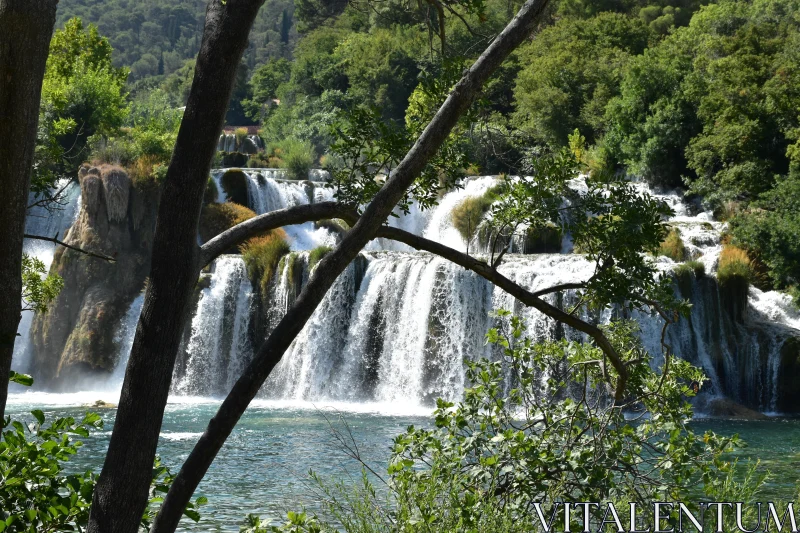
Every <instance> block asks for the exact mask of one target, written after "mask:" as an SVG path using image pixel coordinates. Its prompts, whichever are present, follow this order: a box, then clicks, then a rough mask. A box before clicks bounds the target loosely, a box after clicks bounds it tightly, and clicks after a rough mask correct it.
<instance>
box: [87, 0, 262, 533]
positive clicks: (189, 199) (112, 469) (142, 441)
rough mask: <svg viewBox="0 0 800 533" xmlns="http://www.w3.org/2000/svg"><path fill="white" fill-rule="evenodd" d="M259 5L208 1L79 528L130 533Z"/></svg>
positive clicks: (142, 498) (253, 0) (143, 497)
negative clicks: (112, 410)
mask: <svg viewBox="0 0 800 533" xmlns="http://www.w3.org/2000/svg"><path fill="white" fill-rule="evenodd" d="M263 2H264V0H227V1H226V2H224V4H223V3H221V2H220V0H211V1H210V2H209V4H208V8H207V10H206V23H205V28H204V30H203V43H202V45H201V48H200V52H199V54H198V56H197V66H196V68H195V74H194V81H193V83H192V88H191V92H190V93H189V100H188V102H187V105H186V111H185V112H184V116H183V121H182V122H181V127H180V131H179V132H178V139H177V141H176V144H175V150H174V152H173V154H172V160H171V161H170V165H169V170H168V171H167V178H166V182H165V185H164V191H163V194H162V197H161V203H160V205H159V211H158V219H157V222H156V231H155V236H154V241H153V254H152V263H151V270H150V278H149V280H150V281H149V283H148V287H147V292H146V295H145V302H144V306H143V309H142V314H141V318H140V319H139V324H138V326H137V328H136V338H135V340H134V343H133V347H132V349H131V355H130V359H129V361H128V367H127V369H126V372H125V380H124V381H123V384H122V394H121V396H120V402H119V408H118V410H117V418H116V421H115V423H114V431H113V433H112V436H111V442H110V444H109V448H108V454H107V455H106V459H105V463H104V465H103V470H102V472H101V474H100V479H99V480H98V483H97V487H96V489H95V492H94V498H93V500H92V511H91V516H90V519H89V526H88V531H90V532H92V533H110V532H113V533H136V532H137V531H138V529H139V522H140V520H141V517H142V513H143V512H144V509H145V506H146V505H147V498H148V490H149V486H150V481H151V474H152V467H153V459H154V457H155V453H156V447H157V445H158V435H159V432H160V431H161V422H162V417H163V414H164V407H165V405H166V403H167V395H168V394H169V388H170V381H171V379H172V371H173V367H174V365H175V357H176V354H177V352H178V346H179V343H180V337H181V332H182V326H183V323H184V320H185V317H186V315H187V313H188V307H189V306H188V303H189V301H190V295H191V291H192V288H193V286H194V284H195V283H196V282H197V277H198V275H199V261H198V256H199V248H198V246H197V225H198V220H199V217H200V208H201V205H202V202H203V192H204V190H205V185H206V182H207V180H208V176H209V172H210V169H211V161H212V159H213V156H214V152H215V150H216V145H217V139H218V136H219V132H220V131H221V129H222V125H223V120H224V117H225V111H226V110H227V108H228V101H229V99H230V95H231V90H232V88H233V84H234V81H235V79H236V72H237V68H238V66H239V62H240V60H241V58H242V54H243V52H244V50H245V48H246V47H247V41H248V35H249V33H250V27H251V26H252V23H253V20H254V19H255V17H256V14H257V13H258V10H259V8H260V7H261V4H262V3H263Z"/></svg>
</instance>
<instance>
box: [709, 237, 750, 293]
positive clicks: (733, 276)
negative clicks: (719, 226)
mask: <svg viewBox="0 0 800 533" xmlns="http://www.w3.org/2000/svg"><path fill="white" fill-rule="evenodd" d="M752 279H753V267H752V263H751V261H750V258H749V257H748V256H747V252H745V251H744V250H742V249H741V248H737V247H736V246H732V245H727V246H725V247H724V248H723V249H722V252H721V253H720V254H719V266H718V267H717V280H719V282H720V284H721V285H725V284H727V283H730V282H733V281H738V282H744V283H745V284H746V283H748V282H749V281H750V280H752Z"/></svg>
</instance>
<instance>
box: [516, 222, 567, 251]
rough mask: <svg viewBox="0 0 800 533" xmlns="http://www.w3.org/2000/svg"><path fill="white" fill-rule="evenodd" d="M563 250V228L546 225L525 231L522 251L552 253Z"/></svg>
mask: <svg viewBox="0 0 800 533" xmlns="http://www.w3.org/2000/svg"><path fill="white" fill-rule="evenodd" d="M560 251H561V228H558V227H556V226H546V227H544V228H530V229H528V230H527V231H526V232H525V240H524V244H523V250H522V253H525V254H550V253H558V252H560Z"/></svg>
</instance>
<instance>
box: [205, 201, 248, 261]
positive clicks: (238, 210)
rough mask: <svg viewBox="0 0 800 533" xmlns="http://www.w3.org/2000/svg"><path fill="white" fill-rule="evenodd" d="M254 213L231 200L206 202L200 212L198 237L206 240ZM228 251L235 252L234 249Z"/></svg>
mask: <svg viewBox="0 0 800 533" xmlns="http://www.w3.org/2000/svg"><path fill="white" fill-rule="evenodd" d="M254 216H256V214H255V213H254V212H253V211H252V210H250V209H248V208H246V207H245V206H243V205H239V204H237V203H233V202H224V203H221V204H208V205H205V206H203V210H202V211H201V212H200V228H199V229H200V238H201V239H202V240H203V242H208V241H210V240H211V239H213V238H214V237H216V236H217V235H219V234H220V233H222V232H223V231H226V230H228V229H230V228H232V227H234V226H236V225H237V224H241V223H242V222H244V221H246V220H250V219H251V218H253V217H254ZM228 253H237V251H236V249H233V250H230V251H228Z"/></svg>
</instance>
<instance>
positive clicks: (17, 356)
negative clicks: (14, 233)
mask: <svg viewBox="0 0 800 533" xmlns="http://www.w3.org/2000/svg"><path fill="white" fill-rule="evenodd" d="M58 191H61V195H60V200H59V201H58V202H54V203H51V204H49V205H47V206H46V207H45V206H34V207H32V208H30V209H28V213H27V216H26V218H25V233H27V234H29V235H42V236H45V237H57V238H58V239H59V240H64V238H65V237H66V234H67V232H68V231H69V229H70V227H71V226H72V224H73V223H74V222H75V219H76V218H77V216H78V213H79V212H80V207H81V187H80V185H78V183H77V182H76V181H74V180H71V179H68V178H65V179H62V180H59V181H58V182H57V183H56V185H55V187H54V188H53V189H52V190H51V191H49V193H48V194H51V195H53V194H56V193H57V192H58ZM38 200H41V197H37V196H36V195H34V194H30V195H29V198H28V204H29V205H33V204H34V203H35V202H36V201H38ZM55 249H56V247H55V245H54V244H53V243H51V242H45V241H37V240H32V239H25V241H24V244H23V252H24V253H26V254H28V255H29V256H31V257H35V258H37V259H39V260H40V261H42V263H44V266H45V268H46V269H47V270H49V269H50V265H51V264H52V263H53V254H54V253H55ZM32 321H33V311H26V312H24V313H22V318H21V319H20V323H19V327H18V328H17V333H18V334H19V336H18V337H17V340H16V342H15V343H14V355H13V361H14V363H13V366H14V369H15V370H17V371H23V372H30V371H31V369H30V353H29V346H30V329H31V322H32Z"/></svg>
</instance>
